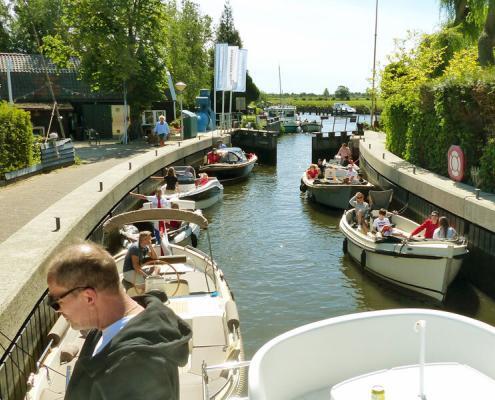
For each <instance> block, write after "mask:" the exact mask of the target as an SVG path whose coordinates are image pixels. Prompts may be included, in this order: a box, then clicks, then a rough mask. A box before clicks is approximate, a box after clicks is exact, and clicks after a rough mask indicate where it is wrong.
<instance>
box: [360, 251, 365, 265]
mask: <svg viewBox="0 0 495 400" xmlns="http://www.w3.org/2000/svg"><path fill="white" fill-rule="evenodd" d="M361 267H363V268H366V251H364V250H363V251H362V252H361Z"/></svg>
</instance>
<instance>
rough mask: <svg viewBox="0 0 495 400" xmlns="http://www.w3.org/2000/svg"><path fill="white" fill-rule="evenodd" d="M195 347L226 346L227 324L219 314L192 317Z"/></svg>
mask: <svg viewBox="0 0 495 400" xmlns="http://www.w3.org/2000/svg"><path fill="white" fill-rule="evenodd" d="M192 331H193V337H192V338H193V347H203V346H225V345H226V344H227V338H226V337H225V325H224V322H223V317H222V316H218V315H212V316H206V317H194V318H193V319H192Z"/></svg>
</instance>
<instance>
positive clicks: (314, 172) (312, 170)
mask: <svg viewBox="0 0 495 400" xmlns="http://www.w3.org/2000/svg"><path fill="white" fill-rule="evenodd" d="M318 175H320V170H319V169H318V166H317V165H316V164H311V165H310V166H309V168H308V169H307V170H306V178H308V179H312V180H313V179H316V178H318Z"/></svg>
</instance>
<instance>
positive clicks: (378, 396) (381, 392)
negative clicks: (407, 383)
mask: <svg viewBox="0 0 495 400" xmlns="http://www.w3.org/2000/svg"><path fill="white" fill-rule="evenodd" d="M371 400H385V389H384V388H383V386H380V385H375V386H373V387H372V388H371Z"/></svg>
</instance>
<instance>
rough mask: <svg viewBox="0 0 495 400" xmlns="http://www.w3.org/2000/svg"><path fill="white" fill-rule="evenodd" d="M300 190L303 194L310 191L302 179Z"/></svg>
mask: <svg viewBox="0 0 495 400" xmlns="http://www.w3.org/2000/svg"><path fill="white" fill-rule="evenodd" d="M299 190H300V191H301V192H303V193H306V190H308V187H307V186H306V184H305V183H304V182H303V180H302V179H301V185H300V186H299Z"/></svg>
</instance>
